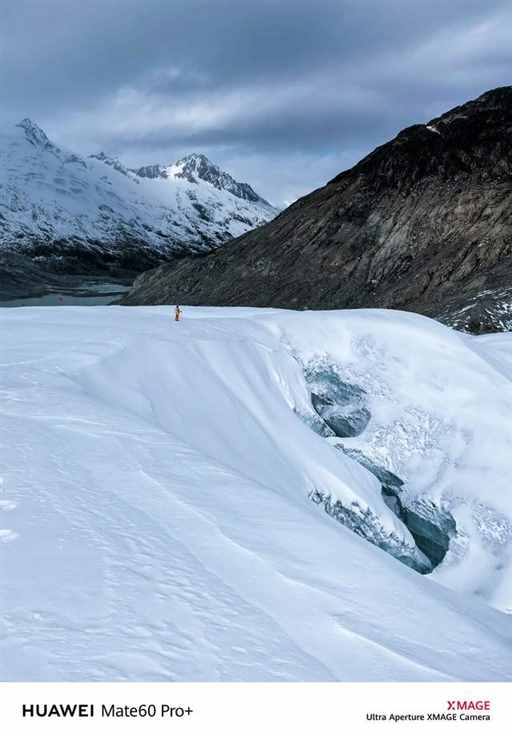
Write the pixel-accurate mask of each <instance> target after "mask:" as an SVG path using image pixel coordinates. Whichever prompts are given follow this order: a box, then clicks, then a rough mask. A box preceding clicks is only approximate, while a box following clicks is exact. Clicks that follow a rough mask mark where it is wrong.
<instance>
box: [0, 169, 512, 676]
mask: <svg viewBox="0 0 512 739" xmlns="http://www.w3.org/2000/svg"><path fill="white" fill-rule="evenodd" d="M120 176H121V175H120ZM0 332H1V346H2V352H1V356H0V373H1V385H0V388H1V389H0V423H1V426H2V436H1V446H0V476H1V491H0V589H1V594H2V595H1V599H0V629H1V633H2V639H1V642H0V680H2V679H3V680H142V681H145V680H290V681H291V680H386V681H394V680H397V681H402V680H426V681H432V680H509V679H511V678H512V667H511V665H512V622H511V620H510V613H511V612H512V583H511V572H510V568H511V559H510V541H511V531H512V528H511V523H510V522H511V521H512V498H511V496H510V493H509V480H510V467H511V459H512V455H511V452H512V429H511V428H510V420H509V419H510V414H511V410H512V340H511V339H510V336H509V335H507V334H502V335H500V336H499V337H492V336H483V337H479V338H475V337H469V336H465V335H463V334H459V333H457V332H455V331H453V330H452V329H449V328H446V327H443V326H441V325H440V324H437V323H436V322H434V321H431V320H429V319H426V318H422V317H419V316H415V315H412V314H405V313H400V312H398V311H382V310H381V311H379V310H358V311H326V312H309V311H304V312H293V311H278V310H265V309H234V308H231V309H227V308H226V309H215V308H208V309H206V308H204V309H203V308H185V315H184V320H183V321H182V322H180V323H176V322H175V321H173V320H172V312H171V309H170V308H169V307H165V306H164V307H145V308H125V307H119V306H111V307H46V308H40V307H37V308H36V307H31V308H9V309H3V310H2V311H1V312H0ZM326 368H327V369H328V371H329V373H331V375H330V376H334V377H337V378H339V379H340V382H341V383H344V385H343V386H342V387H349V388H350V387H357V388H358V394H357V398H356V400H354V399H352V401H353V402H352V405H351V406H350V411H351V413H353V412H354V410H355V411H356V412H357V413H358V414H359V415H358V416H357V417H358V418H359V419H360V418H361V414H360V411H361V408H362V407H363V406H364V408H365V409H366V411H365V413H364V414H363V416H364V423H359V424H358V425H357V428H356V429H355V430H356V431H357V435H346V436H342V437H338V436H335V435H333V433H334V432H332V430H331V431H330V432H329V433H322V429H323V431H325V429H324V427H323V424H324V423H325V420H324V419H323V418H322V417H321V416H320V415H319V414H318V411H317V409H315V405H314V398H312V388H311V382H312V381H315V378H316V380H317V381H318V378H319V377H322V376H324V375H322V373H324V372H325V371H326ZM312 378H313V380H312ZM314 389H315V388H314ZM316 391H317V392H318V382H317V386H316ZM338 400H339V401H340V402H343V395H342V394H341V395H339V396H338ZM349 400H350V399H349ZM327 405H328V404H327ZM324 407H325V404H324V405H322V404H318V403H317V408H320V410H322V409H323V408H324ZM357 413H356V415H357ZM324 415H325V414H324ZM327 416H329V413H327ZM315 423H316V427H315ZM336 428H338V429H339V428H341V430H342V431H343V430H344V429H346V427H345V426H343V425H342V426H337V427H336ZM363 456H364V458H365V460H368V462H367V467H368V468H366V467H365V466H363V465H362V464H360V463H359V462H358V461H357V460H358V457H359V459H362V457H363ZM372 465H373V466H374V467H373V469H375V470H377V469H378V470H384V471H385V473H386V474H384V472H379V475H380V477H377V476H376V475H375V474H372V472H371V469H372ZM386 475H388V477H386ZM397 479H399V481H401V482H402V483H403V484H402V485H398V488H400V496H401V503H403V504H404V505H406V506H408V507H409V509H410V510H414V511H417V512H425V511H427V512H428V511H429V510H434V508H432V506H435V510H437V511H438V512H439V516H440V517H441V515H448V514H449V515H450V516H451V517H453V520H454V521H455V526H456V533H453V532H451V536H450V540H449V549H448V553H447V554H446V556H445V557H444V559H443V561H442V562H441V564H439V565H438V566H436V567H435V568H434V569H433V571H432V572H431V573H430V574H426V575H422V574H419V573H418V572H416V571H415V570H414V569H413V568H412V567H411V566H407V564H404V560H405V559H406V557H404V556H402V559H400V556H397V554H398V555H404V553H408V554H409V555H410V556H411V557H412V558H413V559H414V558H416V561H420V559H421V557H424V554H423V553H422V552H421V551H419V549H418V548H417V546H416V544H415V541H414V538H413V536H412V534H411V531H410V530H409V529H408V528H407V526H406V525H405V523H404V520H402V519H401V518H400V516H399V515H397V511H396V509H395V510H393V509H392V507H390V505H389V504H388V503H389V501H388V502H386V500H385V499H384V498H383V495H382V480H388V481H391V483H393V481H396V480H397ZM317 493H319V494H321V495H323V496H329V501H330V504H331V505H332V506H336V505H337V506H338V507H339V508H341V509H342V510H343V511H344V512H345V514H346V515H347V520H346V523H345V525H344V524H343V523H341V522H340V520H336V518H335V517H333V516H332V515H328V513H327V512H326V510H325V509H324V508H323V507H322V506H319V505H315V501H314V500H313V499H312V498H314V496H315V494H317ZM345 514H344V515H345ZM349 514H350V515H349ZM359 514H360V515H361V516H362V517H363V518H364V520H365V521H366V522H368V521H369V520H371V522H373V524H374V528H373V529H372V530H370V531H369V532H368V531H365V530H360V531H357V530H356V529H357V523H356V524H354V520H356V518H357V515H359ZM354 517H355V518H354ZM373 524H372V525H373ZM376 529H378V535H379V537H382V540H383V542H384V544H386V542H388V543H389V542H393V546H392V547H389V548H388V549H389V550H388V551H386V548H385V546H381V545H380V544H379V545H378V546H376V545H375V544H376V543H378V542H376V541H373V543H372V536H374V534H375V530H376Z"/></svg>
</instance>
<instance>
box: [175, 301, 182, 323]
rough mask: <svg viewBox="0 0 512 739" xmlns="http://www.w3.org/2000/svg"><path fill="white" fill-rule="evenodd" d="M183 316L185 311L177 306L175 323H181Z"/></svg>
mask: <svg viewBox="0 0 512 739" xmlns="http://www.w3.org/2000/svg"><path fill="white" fill-rule="evenodd" d="M182 315H183V311H182V310H181V308H180V306H179V305H177V306H176V308H175V309H174V320H175V321H181V316H182Z"/></svg>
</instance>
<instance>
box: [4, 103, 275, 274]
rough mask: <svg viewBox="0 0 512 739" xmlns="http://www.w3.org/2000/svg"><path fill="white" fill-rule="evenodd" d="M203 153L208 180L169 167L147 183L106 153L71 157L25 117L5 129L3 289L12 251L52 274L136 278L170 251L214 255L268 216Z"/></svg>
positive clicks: (270, 211) (270, 213)
mask: <svg viewBox="0 0 512 739" xmlns="http://www.w3.org/2000/svg"><path fill="white" fill-rule="evenodd" d="M202 157H203V158H202V160H201V161H202V162H206V163H207V166H206V169H207V170H208V171H209V172H210V173H211V176H210V180H212V179H214V176H215V177H216V178H217V179H216V182H215V183H213V182H212V181H209V180H208V179H207V178H206V177H204V176H202V177H196V178H195V179H194V180H192V179H186V178H183V177H176V176H174V174H173V173H172V172H171V171H170V170H173V168H174V169H176V165H172V166H171V167H170V168H168V170H169V172H168V176H167V177H166V178H165V179H153V180H152V179H149V178H147V177H141V176H137V175H136V174H135V173H134V172H133V170H131V169H130V168H129V167H127V166H125V165H124V164H123V163H122V162H120V161H119V160H118V159H117V158H115V157H113V156H110V155H108V154H106V153H105V152H99V153H97V154H92V155H90V156H79V155H77V154H75V153H74V152H72V151H69V150H67V149H65V148H64V147H60V146H59V145H57V144H56V143H54V142H53V141H51V139H50V138H49V137H48V136H47V134H46V133H45V132H44V131H43V129H42V128H40V127H39V126H38V125H37V124H36V123H34V122H33V121H31V120H30V119H28V118H25V119H23V120H22V121H21V122H20V123H18V124H17V125H14V126H12V127H11V128H9V129H7V130H3V131H2V132H0V267H1V268H3V270H4V273H3V274H6V275H7V277H6V278H5V279H3V287H5V285H7V287H8V271H9V270H8V264H9V263H11V262H12V261H13V258H14V257H13V255H16V256H17V257H19V258H21V257H23V258H27V259H37V260H38V263H39V264H40V265H42V264H43V263H44V266H45V268H49V269H50V270H55V269H57V270H58V271H59V272H60V273H65V272H69V273H77V272H84V273H91V272H95V273H98V274H99V273H102V272H108V273H109V274H112V273H115V272H116V270H117V269H119V270H123V269H128V270H129V271H131V273H132V274H134V273H138V272H141V271H142V270H143V269H147V268H149V267H151V266H155V264H159V263H160V262H162V261H164V260H165V259H167V258H169V257H170V256H171V255H173V254H175V253H177V252H187V251H205V250H206V251H208V250H210V249H214V248H216V247H217V246H219V244H221V243H223V242H224V241H226V240H227V239H229V238H233V237H234V236H238V235H241V234H242V233H244V232H245V231H246V230H248V229H250V228H252V227H253V226H255V225H259V224H261V223H263V222H265V221H267V220H269V219H270V218H272V217H274V215H276V213H277V212H278V211H277V209H276V208H274V207H273V206H272V205H270V204H269V203H268V202H267V201H265V200H264V199H263V198H261V197H260V196H259V195H257V194H256V193H255V192H254V191H253V190H252V188H250V186H248V185H246V184H245V183H237V182H236V180H234V178H232V177H231V175H229V174H228V173H226V172H223V170H221V168H220V167H218V165H214V164H213V163H211V162H210V161H209V160H208V159H207V158H206V157H205V156H204V155H202ZM187 160H188V158H184V160H183V161H185V162H186V161H187ZM178 169H179V167H178ZM224 184H225V185H227V187H223V185H224ZM228 187H229V189H228ZM237 188H238V190H237ZM247 188H249V190H247ZM246 190H247V192H249V191H250V193H253V196H252V195H251V197H248V196H244V193H245V192H246ZM18 261H19V259H18ZM6 265H7V266H6ZM30 271H31V274H32V275H33V274H34V272H33V271H32V270H30ZM4 283H5V284H4Z"/></svg>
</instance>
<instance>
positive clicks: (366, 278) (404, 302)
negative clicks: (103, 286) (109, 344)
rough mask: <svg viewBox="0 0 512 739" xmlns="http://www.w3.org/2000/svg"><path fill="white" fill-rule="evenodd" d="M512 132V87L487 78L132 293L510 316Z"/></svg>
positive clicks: (145, 299)
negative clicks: (267, 217) (255, 223)
mask: <svg viewBox="0 0 512 739" xmlns="http://www.w3.org/2000/svg"><path fill="white" fill-rule="evenodd" d="M511 133H512V87H504V88H499V89H496V90H491V91H490V92H487V93H485V94H483V95H482V96H481V97H479V98H477V99H476V100H473V101H470V102H468V103H466V104H465V105H461V106H460V107H457V108H455V109H453V110H451V111H449V112H448V113H446V114H444V115H442V116H440V117H439V118H435V119H434V120H431V121H430V122H429V123H427V124H425V125H423V124H422V125H414V126H411V127H409V128H406V129H405V130H403V131H401V132H400V133H399V134H398V135H397V136H396V137H395V138H394V139H393V140H392V141H390V142H388V143H387V144H384V145H383V146H381V147H379V148H377V149H376V150H375V151H373V152H372V153H371V154H369V155H368V156H367V157H366V158H364V159H363V160H362V161H360V162H359V163H358V164H357V165H356V166H354V167H353V168H352V169H350V170H347V171H345V172H342V173H341V174H339V175H338V176H337V177H336V178H334V179H333V180H332V181H331V182H329V183H328V184H327V185H326V186H325V187H322V188H320V189H319V190H316V191H315V192H313V193H311V194H310V195H308V196H306V197H304V198H302V199H300V200H298V201H297V202H296V203H294V204H293V205H292V206H290V207H289V208H288V209H287V210H285V211H283V212H282V213H281V214H280V215H279V216H278V217H277V218H276V219H274V220H273V221H272V222H271V223H269V224H267V225H265V226H263V227H261V228H257V229H256V230H254V231H251V232H250V233H248V234H246V235H244V236H242V237H240V238H237V239H235V240H234V241H232V242H230V243H228V244H227V245H225V246H224V247H223V248H222V250H220V251H218V252H216V253H215V254H211V255H208V256H207V257H204V258H199V259H197V258H195V259H194V258H185V259H179V260H178V259H177V260H175V261H174V262H173V263H172V264H170V265H169V266H164V267H162V268H160V269H158V270H156V271H152V272H149V273H148V274H147V275H144V276H143V277H141V278H139V279H138V280H137V281H136V284H135V286H134V289H133V290H132V291H131V293H130V294H129V295H128V296H127V297H126V298H125V302H127V303H163V302H175V301H180V302H183V303H189V304H194V305H195V304H223V305H255V306H261V305H269V306H284V307H293V308H301V307H310V308H355V307H372V306H375V307H389V308H401V309H407V310H414V311H418V312H422V313H425V314H427V315H435V316H438V315H440V316H442V317H443V319H444V320H446V321H447V322H450V321H452V320H453V321H454V322H455V323H456V324H457V325H459V327H461V328H466V329H468V330H471V331H474V332H481V331H487V330H492V329H494V328H498V329H500V328H503V327H507V326H508V327H510V325H512V321H511V320H510V318H509V317H508V316H510V315H511V314H510V313H508V308H507V305H508V304H509V302H510V301H508V303H507V299H506V296H505V297H504V294H503V291H504V290H505V292H506V290H507V288H509V287H512V277H511V273H512V145H511ZM461 311H462V313H461Z"/></svg>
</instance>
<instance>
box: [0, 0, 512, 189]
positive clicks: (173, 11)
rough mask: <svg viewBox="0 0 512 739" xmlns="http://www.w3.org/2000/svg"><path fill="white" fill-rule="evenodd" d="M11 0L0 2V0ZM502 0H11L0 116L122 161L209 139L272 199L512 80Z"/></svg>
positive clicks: (511, 23)
mask: <svg viewBox="0 0 512 739" xmlns="http://www.w3.org/2000/svg"><path fill="white" fill-rule="evenodd" d="M4 4H5V0H4ZM509 6H510V3H509V2H508V1H507V2H501V1H500V0H451V2H446V0H443V1H442V2H441V1H440V0H432V1H431V2H430V3H425V2H423V0H422V1H421V2H420V1H419V0H316V2H313V1H312V0H310V1H308V2H305V1H304V0H278V1H276V0H260V2H249V1H248V0H239V1H238V2H234V1H233V0H187V2H182V1H181V0H145V1H144V2H142V1H141V0H102V1H101V2H99V0H89V2H87V3H86V2H83V0H81V1H80V2H77V1H76V0H46V2H44V3H42V2H40V0H18V2H16V4H15V3H10V4H9V5H6V7H5V8H3V11H2V23H1V26H0V85H1V87H0V89H1V90H2V98H3V99H2V108H1V113H0V122H1V123H2V124H5V123H7V122H8V121H12V120H14V119H16V118H21V117H24V116H26V115H29V116H30V117H32V118H34V119H35V120H37V121H38V122H39V123H40V124H41V125H43V126H44V127H46V129H47V130H48V132H49V134H50V135H52V136H54V138H56V139H58V140H59V141H61V142H63V143H66V144H67V145H69V146H71V147H74V148H76V149H79V150H81V151H84V152H85V151H88V150H90V149H97V148H103V149H107V150H109V151H111V152H113V153H116V154H118V155H122V156H123V158H124V159H125V160H126V161H127V162H128V163H129V164H140V163H143V162H146V161H157V160H163V161H169V160H172V159H173V158H175V157H176V156H179V155H182V154H184V153H186V152H187V151H189V150H190V149H194V150H198V149H199V150H204V151H205V152H206V153H207V154H208V155H210V156H211V157H212V158H213V159H216V160H218V161H219V162H220V163H221V164H223V165H224V166H226V167H229V166H231V168H232V169H234V170H235V172H234V173H235V174H236V175H237V176H239V177H242V178H245V179H251V178H252V180H253V181H254V183H255V184H256V185H257V186H259V187H260V189H261V190H262V191H263V194H265V195H267V196H268V197H270V198H273V199H274V200H276V201H280V200H284V199H292V198H293V197H295V196H297V195H299V194H301V193H302V192H304V191H307V190H308V189H310V188H312V187H314V186H317V185H319V184H321V182H322V181H323V180H325V179H327V178H328V177H331V176H333V175H334V174H336V172H337V171H339V170H340V169H341V168H342V167H344V166H348V165H349V164H351V163H353V161H354V159H355V158H357V157H358V156H361V155H363V154H364V153H366V151H367V150H368V149H370V148H372V147H373V146H375V145H377V144H379V143H381V142H382V141H383V140H385V139H386V138H389V137H390V136H391V135H393V134H394V133H395V132H396V131H397V130H398V129H399V128H401V127H403V126H405V125H409V124H410V123H413V122H416V121H421V120H425V119H426V118H429V117H432V116H434V115H436V114H438V113H440V112H442V111H443V110H444V109H446V108H447V107H450V106H452V105H455V104H458V103H460V102H463V101H464V100H465V99H467V98H469V97H473V96H475V95H477V94H479V93H480V92H482V91H484V90H485V89H487V88H490V87H493V86H497V85H500V84H508V83H509V81H510V80H509V77H508V75H509V70H510V63H511V61H512V52H511V51H510V42H509V38H510V31H511V30H512V11H511V10H510V7H509Z"/></svg>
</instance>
